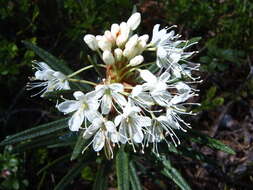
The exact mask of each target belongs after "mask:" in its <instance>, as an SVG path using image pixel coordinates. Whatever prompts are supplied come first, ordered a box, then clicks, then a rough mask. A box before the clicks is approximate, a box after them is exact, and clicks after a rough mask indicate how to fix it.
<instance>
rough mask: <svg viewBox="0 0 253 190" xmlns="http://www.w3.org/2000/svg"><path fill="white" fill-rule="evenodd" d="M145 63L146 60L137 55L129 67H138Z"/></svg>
mask: <svg viewBox="0 0 253 190" xmlns="http://www.w3.org/2000/svg"><path fill="white" fill-rule="evenodd" d="M143 61H144V58H143V56H142V55H137V56H135V57H134V58H133V59H131V60H130V62H129V66H132V67H134V66H137V65H140V64H141V63H142V62H143Z"/></svg>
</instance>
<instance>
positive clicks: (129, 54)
mask: <svg viewBox="0 0 253 190" xmlns="http://www.w3.org/2000/svg"><path fill="white" fill-rule="evenodd" d="M137 53H138V49H137V48H136V47H133V48H125V49H124V51H123V55H124V57H126V58H127V59H128V60H129V59H132V58H133V57H134V56H136V55H137Z"/></svg>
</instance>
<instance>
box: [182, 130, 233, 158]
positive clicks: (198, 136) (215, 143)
mask: <svg viewBox="0 0 253 190" xmlns="http://www.w3.org/2000/svg"><path fill="white" fill-rule="evenodd" d="M181 135H183V136H184V137H185V138H186V139H188V140H189V141H192V142H196V143H199V144H203V145H206V146H208V147H210V148H213V149H217V150H221V151H223V152H226V153H229V154H235V151H234V150H233V149H232V148H230V147H229V146H227V145H225V144H223V143H222V142H221V141H219V140H216V139H214V138H212V137H209V136H207V135H205V134H203V133H200V132H197V131H194V130H190V131H188V133H187V134H185V133H181Z"/></svg>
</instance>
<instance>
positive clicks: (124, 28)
mask: <svg viewBox="0 0 253 190" xmlns="http://www.w3.org/2000/svg"><path fill="white" fill-rule="evenodd" d="M119 27H120V32H119V35H118V37H117V39H116V44H117V46H118V47H122V46H124V45H125V43H126V41H127V39H128V36H129V32H130V28H129V26H128V25H127V23H125V22H122V23H121V24H120V26H119Z"/></svg>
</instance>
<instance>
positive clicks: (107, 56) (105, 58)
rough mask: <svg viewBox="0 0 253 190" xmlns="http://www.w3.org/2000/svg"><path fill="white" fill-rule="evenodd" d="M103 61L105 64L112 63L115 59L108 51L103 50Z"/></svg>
mask: <svg viewBox="0 0 253 190" xmlns="http://www.w3.org/2000/svg"><path fill="white" fill-rule="evenodd" d="M103 61H104V62H105V64H106V65H112V64H114V63H115V59H114V57H113V55H112V53H111V52H110V51H108V50H105V51H104V52H103Z"/></svg>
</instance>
